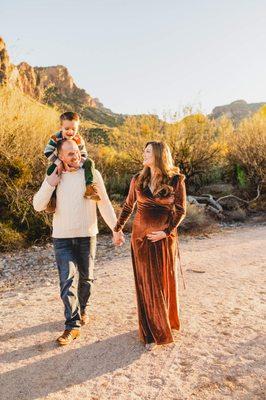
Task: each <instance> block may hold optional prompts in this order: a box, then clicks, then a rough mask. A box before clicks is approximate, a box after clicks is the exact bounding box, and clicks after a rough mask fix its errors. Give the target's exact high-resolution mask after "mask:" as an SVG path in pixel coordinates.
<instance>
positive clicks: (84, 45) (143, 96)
mask: <svg viewBox="0 0 266 400" xmlns="http://www.w3.org/2000/svg"><path fill="white" fill-rule="evenodd" d="M0 11H1V13H0V35H1V36H2V37H3V39H4V40H5V42H6V44H7V47H8V51H9V54H10V56H11V60H12V62H13V63H15V64H17V63H19V62H21V61H27V62H28V63H29V64H31V65H33V66H49V65H59V64H60V65H65V66H66V67H67V68H68V69H69V72H70V74H71V75H72V76H73V77H74V80H75V82H76V84H77V85H78V86H79V87H81V88H84V89H85V90H86V91H87V92H88V93H89V94H90V95H92V96H93V97H98V98H99V99H100V101H101V102H102V103H103V104H104V105H105V106H106V107H108V108H110V109H111V110H112V111H114V112H120V113H127V114H137V113H158V114H159V115H161V114H162V113H163V112H164V111H170V112H174V111H177V112H180V111H181V110H182V108H183V107H184V106H192V107H194V108H201V110H202V111H204V112H207V113H209V112H210V111H211V110H212V108H213V107H215V106H217V105H222V104H227V103H230V102H232V101H234V100H237V99H245V100H246V101H247V102H260V101H266V92H265V89H266V79H265V76H266V73H265V65H266V51H265V50H266V23H265V21H266V1H265V0H230V1H228V0H223V1H217V0H198V1H196V0H187V1H179V0H176V1H175V0H160V1H159V0H134V1H132V0H94V1H91V0H75V1H74V0H34V1H33V0H0Z"/></svg>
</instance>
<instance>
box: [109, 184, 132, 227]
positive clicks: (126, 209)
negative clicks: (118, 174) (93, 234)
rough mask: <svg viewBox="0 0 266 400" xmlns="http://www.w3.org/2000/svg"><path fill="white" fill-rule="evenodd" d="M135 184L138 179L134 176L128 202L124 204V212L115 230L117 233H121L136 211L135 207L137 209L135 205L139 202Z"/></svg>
mask: <svg viewBox="0 0 266 400" xmlns="http://www.w3.org/2000/svg"><path fill="white" fill-rule="evenodd" d="M135 184H136V177H135V176H134V177H133V178H132V179H131V182H130V187H129V192H128V195H127V198H126V201H125V202H124V205H123V208H122V211H121V213H120V215H119V218H118V221H117V224H116V226H115V228H114V231H115V232H119V231H121V230H122V229H123V227H124V226H125V224H126V222H127V220H128V219H129V217H130V215H131V214H132V212H133V210H134V207H135V204H136V201H137V197H136V188H135Z"/></svg>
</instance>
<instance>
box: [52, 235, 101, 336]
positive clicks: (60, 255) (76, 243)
mask: <svg viewBox="0 0 266 400" xmlns="http://www.w3.org/2000/svg"><path fill="white" fill-rule="evenodd" d="M53 244H54V252H55V259H56V263H57V267H58V272H59V279H60V295H61V299H62V300H63V303H64V306H65V318H66V321H65V329H70V330H71V329H79V328H80V325H81V324H80V317H81V313H84V312H85V310H86V307H87V304H88V301H89V298H90V295H91V289H92V284H93V269H94V260H95V253H96V236H92V237H78V238H71V239H69V238H66V239H57V238H53Z"/></svg>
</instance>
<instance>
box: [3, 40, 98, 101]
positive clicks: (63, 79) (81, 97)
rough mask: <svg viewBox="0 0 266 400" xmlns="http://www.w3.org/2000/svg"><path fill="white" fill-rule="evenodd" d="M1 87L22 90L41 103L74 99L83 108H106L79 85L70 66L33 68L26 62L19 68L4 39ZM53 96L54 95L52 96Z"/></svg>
mask: <svg viewBox="0 0 266 400" xmlns="http://www.w3.org/2000/svg"><path fill="white" fill-rule="evenodd" d="M0 85H9V86H13V87H18V88H19V89H21V90H22V91H23V92H24V93H25V94H27V95H29V96H32V97H34V98H36V99H37V100H39V101H43V102H47V100H48V102H49V100H55V102H56V100H58V101H60V100H62V99H64V100H66V99H70V100H71V98H72V100H73V102H75V101H77V102H78V103H79V105H81V104H82V105H83V107H86V106H88V107H94V108H103V105H102V104H101V103H100V102H99V100H98V99H96V98H93V97H92V96H90V95H89V94H88V93H86V91H85V90H83V89H80V88H78V87H77V86H76V84H75V82H74V80H73V78H72V76H71V75H70V74H69V72H68V70H67V68H66V67H64V66H62V65H57V66H52V67H32V66H31V65H29V64H27V63H26V62H22V63H20V64H19V65H17V66H15V65H13V64H12V63H11V62H10V59H9V55H8V52H7V49H6V45H5V43H4V41H3V39H2V38H0ZM51 94H53V96H51Z"/></svg>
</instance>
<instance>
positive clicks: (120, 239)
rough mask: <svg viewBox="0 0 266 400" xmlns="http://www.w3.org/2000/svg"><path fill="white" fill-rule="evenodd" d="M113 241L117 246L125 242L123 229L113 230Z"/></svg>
mask: <svg viewBox="0 0 266 400" xmlns="http://www.w3.org/2000/svg"><path fill="white" fill-rule="evenodd" d="M113 243H114V245H115V246H122V244H124V243H125V236H124V234H123V232H122V231H119V232H115V231H113Z"/></svg>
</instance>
